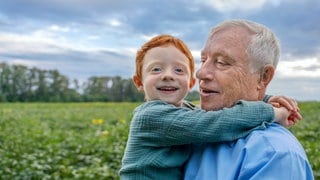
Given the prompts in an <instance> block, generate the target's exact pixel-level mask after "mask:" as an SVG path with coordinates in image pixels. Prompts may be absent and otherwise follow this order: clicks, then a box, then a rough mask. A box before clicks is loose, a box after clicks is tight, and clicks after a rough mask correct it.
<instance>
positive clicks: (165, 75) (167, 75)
mask: <svg viewBox="0 0 320 180" xmlns="http://www.w3.org/2000/svg"><path fill="white" fill-rule="evenodd" d="M162 79H163V80H167V81H168V80H173V79H174V75H173V72H172V71H170V70H166V71H164V72H163V74H162Z"/></svg>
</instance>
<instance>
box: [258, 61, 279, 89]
mask: <svg viewBox="0 0 320 180" xmlns="http://www.w3.org/2000/svg"><path fill="white" fill-rule="evenodd" d="M274 71H275V69H274V67H273V66H272V65H266V66H264V67H263V70H262V71H261V74H260V81H259V85H258V89H259V90H261V89H266V88H267V86H268V84H269V83H270V81H271V80H272V78H273V75H274Z"/></svg>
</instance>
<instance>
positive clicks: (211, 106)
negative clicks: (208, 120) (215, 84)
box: [201, 102, 223, 111]
mask: <svg viewBox="0 0 320 180" xmlns="http://www.w3.org/2000/svg"><path fill="white" fill-rule="evenodd" d="M222 108H223V107H222V106H220V105H216V104H210V103H203V102H201V109H203V110H205V111H217V110H220V109H222Z"/></svg>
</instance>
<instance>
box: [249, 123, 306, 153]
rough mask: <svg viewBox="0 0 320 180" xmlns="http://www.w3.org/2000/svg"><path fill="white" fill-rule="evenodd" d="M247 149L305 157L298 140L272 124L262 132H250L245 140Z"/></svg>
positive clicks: (284, 129)
mask: <svg viewBox="0 0 320 180" xmlns="http://www.w3.org/2000/svg"><path fill="white" fill-rule="evenodd" d="M245 141H246V146H247V147H251V146H252V147H259V148H264V149H265V151H270V152H274V153H288V152H295V153H299V154H301V155H303V156H305V152H304V149H303V147H302V145H301V144H300V142H299V141H298V139H297V138H296V137H295V136H294V135H293V134H292V133H291V132H290V131H289V130H288V129H286V128H284V127H283V126H281V125H279V124H276V123H272V124H271V125H270V126H268V128H266V129H264V130H256V131H253V132H251V133H250V134H249V135H248V136H247V137H246V138H245Z"/></svg>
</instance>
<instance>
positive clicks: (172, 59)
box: [120, 35, 296, 180]
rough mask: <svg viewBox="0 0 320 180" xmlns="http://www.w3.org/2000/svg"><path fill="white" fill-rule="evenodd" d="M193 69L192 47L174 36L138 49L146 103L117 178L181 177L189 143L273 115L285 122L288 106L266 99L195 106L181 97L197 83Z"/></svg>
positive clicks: (223, 137) (237, 132) (243, 130)
mask: <svg viewBox="0 0 320 180" xmlns="http://www.w3.org/2000/svg"><path fill="white" fill-rule="evenodd" d="M193 74H194V60H193V57H192V55H191V52H190V51H189V49H188V48H187V46H186V45H185V44H184V43H183V42H182V41H181V40H179V39H177V38H175V37H172V36H169V35H159V36H156V37H154V38H152V39H151V40H150V41H148V42H147V43H145V44H144V45H143V46H142V47H141V49H140V50H139V51H138V52H137V56H136V73H135V75H134V77H133V81H134V83H135V85H136V87H137V88H138V89H139V90H140V91H142V92H144V94H145V100H146V102H145V103H144V104H142V105H140V106H139V107H137V108H136V110H135V113H134V116H133V119H132V122H131V126H130V132H129V138H128V142H127V146H126V150H125V153H124V157H123V160H122V168H121V169H120V178H121V179H130V180H132V179H162V180H168V179H182V168H183V165H184V163H185V162H186V160H187V159H188V157H189V153H190V144H191V143H199V142H221V141H231V140H235V139H238V138H240V137H243V136H245V135H247V134H248V133H249V132H250V131H252V130H254V129H259V128H260V129H261V128H265V124H266V123H270V122H272V121H273V120H274V121H276V122H279V123H282V124H283V125H287V124H288V121H287V119H288V116H289V114H290V112H289V111H288V110H286V109H285V108H283V107H282V108H273V107H272V106H271V105H269V104H267V103H264V102H247V101H239V102H238V103H237V104H236V105H235V106H234V107H232V108H224V109H222V110H220V111H208V112H205V111H203V110H199V109H197V110H196V109H195V108H194V106H193V105H192V104H191V103H187V102H185V101H184V98H185V96H186V95H187V94H188V92H189V90H190V89H191V88H192V87H193V85H194V83H195V78H194V76H193ZM282 101H284V100H283V99H282ZM278 102H279V103H281V101H280V100H279V101H278ZM284 103H287V104H288V105H287V106H288V107H289V108H290V109H294V108H296V107H294V105H292V102H284ZM284 103H281V104H284ZM290 103H291V105H290ZM190 109H192V110H190Z"/></svg>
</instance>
